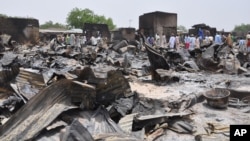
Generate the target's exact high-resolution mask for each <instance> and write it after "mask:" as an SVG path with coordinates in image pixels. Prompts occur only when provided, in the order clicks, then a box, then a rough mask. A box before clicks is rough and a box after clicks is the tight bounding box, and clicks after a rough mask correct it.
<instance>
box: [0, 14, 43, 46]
mask: <svg viewBox="0 0 250 141" xmlns="http://www.w3.org/2000/svg"><path fill="white" fill-rule="evenodd" d="M0 32H1V33H2V34H9V35H11V36H12V39H13V40H15V41H17V42H19V43H26V42H31V43H37V42H38V39H39V21H38V20H37V19H27V18H6V17H0Z"/></svg>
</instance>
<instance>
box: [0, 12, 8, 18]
mask: <svg viewBox="0 0 250 141" xmlns="http://www.w3.org/2000/svg"><path fill="white" fill-rule="evenodd" d="M0 17H5V18H7V17H8V16H7V15H5V14H1V13H0Z"/></svg>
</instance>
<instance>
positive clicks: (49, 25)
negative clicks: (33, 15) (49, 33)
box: [40, 21, 67, 29]
mask: <svg viewBox="0 0 250 141" xmlns="http://www.w3.org/2000/svg"><path fill="white" fill-rule="evenodd" d="M40 28H41V29H48V28H58V29H67V26H66V25H63V24H60V23H53V22H52V21H47V22H45V23H44V24H41V25H40Z"/></svg>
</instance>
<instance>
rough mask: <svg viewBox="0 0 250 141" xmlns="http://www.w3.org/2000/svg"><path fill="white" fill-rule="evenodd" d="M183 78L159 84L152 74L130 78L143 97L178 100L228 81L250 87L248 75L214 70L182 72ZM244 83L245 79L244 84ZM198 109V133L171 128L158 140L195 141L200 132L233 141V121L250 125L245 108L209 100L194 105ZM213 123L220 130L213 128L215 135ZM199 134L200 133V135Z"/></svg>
mask: <svg viewBox="0 0 250 141" xmlns="http://www.w3.org/2000/svg"><path fill="white" fill-rule="evenodd" d="M178 75H179V76H180V78H181V79H180V81H179V82H175V83H171V84H164V85H158V84H155V83H153V82H150V81H148V82H146V81H145V79H146V80H150V79H151V78H150V76H146V77H144V78H143V79H141V80H138V79H133V78H132V79H133V81H130V86H131V89H132V91H136V92H138V93H139V94H140V96H142V97H148V98H153V99H162V100H170V101H172V100H178V99H179V98H180V97H182V96H183V95H189V94H192V93H200V92H201V93H204V92H205V91H206V90H208V89H210V88H215V87H222V88H223V87H224V88H225V84H226V82H227V81H228V80H230V81H231V85H232V86H231V89H234V88H235V89H237V90H248V89H247V88H248V86H249V85H248V82H249V80H248V78H246V77H245V76H241V75H227V74H213V73H205V72H201V73H188V72H184V73H183V72H180V73H178ZM240 82H243V83H242V84H241V83H240ZM248 92H249V94H250V91H249V90H248ZM190 110H192V111H193V112H194V114H192V116H191V119H192V120H193V126H194V127H195V128H196V130H197V131H196V132H195V133H194V134H192V135H191V134H179V133H176V132H173V131H171V130H166V131H165V133H164V135H163V136H161V137H159V138H158V139H157V140H158V141H163V140H182V141H193V140H195V136H196V135H200V137H202V140H207V141H210V140H211V141H212V140H213V141H217V140H218V141H221V140H225V141H226V140H229V126H230V125H233V124H250V116H249V113H244V112H243V111H242V109H238V108H235V107H228V108H226V109H215V108H212V107H209V106H208V105H207V101H206V100H205V101H203V102H202V103H197V104H195V105H194V106H192V107H191V108H190ZM209 125H213V126H214V128H215V129H218V130H216V131H212V132H211V135H208V132H207V131H206V130H205V129H207V127H208V126H209ZM197 137H198V136H197Z"/></svg>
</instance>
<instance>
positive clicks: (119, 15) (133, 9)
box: [0, 0, 250, 31]
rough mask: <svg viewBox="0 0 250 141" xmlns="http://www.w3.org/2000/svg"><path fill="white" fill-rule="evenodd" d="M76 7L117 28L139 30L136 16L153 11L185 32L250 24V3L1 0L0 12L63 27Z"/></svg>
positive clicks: (218, 0) (211, 0)
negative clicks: (174, 21) (169, 18)
mask: <svg viewBox="0 0 250 141" xmlns="http://www.w3.org/2000/svg"><path fill="white" fill-rule="evenodd" d="M75 7H77V8H81V9H85V8H89V9H90V10H92V11H93V12H94V13H95V14H98V15H104V16H105V17H110V18H112V19H113V23H114V24H115V25H116V26H117V27H129V26H131V27H135V28H138V26H139V16H140V15H143V14H144V13H149V12H154V11H162V12H171V13H177V14H178V15H177V16H178V21H177V23H178V25H183V26H185V27H186V28H187V29H189V28H191V26H192V25H194V24H199V23H205V24H207V25H209V26H211V27H216V28H217V30H222V29H224V30H225V31H231V30H233V28H234V26H235V25H240V24H242V23H244V24H250V15H249V14H250V8H249V0H1V4H0V13H1V14H6V15H7V16H17V17H33V18H36V19H38V20H39V23H40V24H44V23H45V22H46V21H50V20H51V21H53V22H59V23H62V24H66V17H67V15H68V13H69V12H70V11H71V10H72V9H73V8H75Z"/></svg>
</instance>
